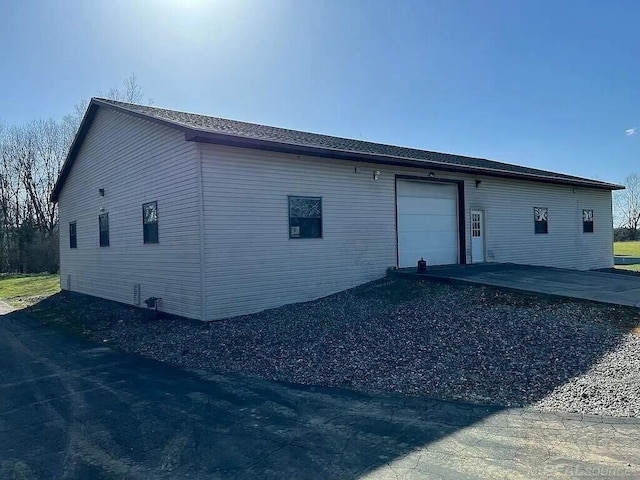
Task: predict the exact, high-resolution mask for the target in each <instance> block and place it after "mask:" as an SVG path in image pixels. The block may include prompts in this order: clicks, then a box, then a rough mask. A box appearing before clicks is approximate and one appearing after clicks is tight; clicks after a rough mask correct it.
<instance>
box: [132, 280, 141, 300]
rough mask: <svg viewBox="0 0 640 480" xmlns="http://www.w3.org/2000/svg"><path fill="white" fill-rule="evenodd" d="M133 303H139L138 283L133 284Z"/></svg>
mask: <svg viewBox="0 0 640 480" xmlns="http://www.w3.org/2000/svg"><path fill="white" fill-rule="evenodd" d="M133 304H134V305H140V284H139V283H134V284H133Z"/></svg>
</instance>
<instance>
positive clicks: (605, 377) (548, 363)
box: [30, 278, 640, 417]
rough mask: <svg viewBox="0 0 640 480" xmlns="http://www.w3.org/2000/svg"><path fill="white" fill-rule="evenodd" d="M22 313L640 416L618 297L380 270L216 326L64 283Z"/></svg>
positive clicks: (284, 368)
mask: <svg viewBox="0 0 640 480" xmlns="http://www.w3.org/2000/svg"><path fill="white" fill-rule="evenodd" d="M30 311H31V313H32V314H33V315H34V316H36V317H37V318H40V319H41V320H42V321H43V322H45V323H47V324H58V325H63V326H66V327H67V328H70V329H72V330H73V331H75V332H77V333H79V334H82V335H84V336H88V337H90V338H93V339H95V340H97V341H100V342H106V343H108V344H109V345H111V346H113V347H115V348H118V349H121V350H125V351H128V352H134V353H138V354H142V355H145V356H148V357H152V358H155V359H158V360H162V361H168V362H171V363H175V364H179V365H184V366H189V367H196V368H203V369H208V370H212V371H215V372H222V373H226V372H228V373H237V374H242V375H250V376H256V377H262V378H268V379H274V380H283V381H288V382H294V383H302V384H310V385H327V386H339V387H346V388H351V389H354V390H360V391H366V392H401V393H406V394H413V395H423V396H427V397H433V398H440V399H446V400H464V401H469V402H475V403H483V404H499V405H504V406H528V407H530V408H532V409H538V410H547V411H568V412H579V413H585V414H600V415H614V416H631V417H640V329H637V328H636V330H633V328H634V327H637V326H638V325H640V311H639V310H636V309H631V308H626V307H612V306H605V305H599V304H594V303H590V302H582V301H564V300H557V299H547V298H543V297H536V296H527V295H519V294H515V293H505V292H500V291H497V290H493V289H490V288H485V287H478V286H451V285H443V284H436V283H431V282H424V281H422V282H416V281H415V280H404V279H390V278H386V279H383V280H380V281H377V282H373V283H370V284H367V285H363V286H361V287H357V288H354V289H352V290H348V291H346V292H342V293H339V294H336V295H332V296H330V297H326V298H323V299H320V300H317V301H314V302H309V303H305V304H296V305H289V306H285V307H281V308H277V309H273V310H268V311H265V312H261V313H258V314H255V315H248V316H244V317H237V318H234V319H229V320H224V321H219V322H212V323H202V322H196V321H190V320H184V319H177V318H163V319H158V320H153V319H151V317H150V315H149V312H145V311H142V310H139V309H135V308H131V307H127V306H123V305H120V304H116V303H113V302H108V301H105V300H100V299H95V298H92V297H87V296H84V295H79V294H72V293H66V292H63V293H61V294H58V295H56V296H54V297H51V298H49V299H47V300H44V301H42V302H40V303H39V304H38V305H35V306H34V307H31V309H30ZM634 332H635V333H634Z"/></svg>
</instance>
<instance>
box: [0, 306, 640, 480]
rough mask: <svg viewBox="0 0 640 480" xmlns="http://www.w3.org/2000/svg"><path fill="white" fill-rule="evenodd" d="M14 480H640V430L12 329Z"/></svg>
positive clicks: (8, 407) (6, 371)
mask: <svg viewBox="0 0 640 480" xmlns="http://www.w3.org/2000/svg"><path fill="white" fill-rule="evenodd" d="M0 389H1V392H0V478H14V479H34V478H37V479H39V478H42V479H45V478H46V479H52V478H74V479H75V478H78V479H80V478H92V479H101V478H104V479H123V478H126V479H138V478H186V477H188V478H256V477H258V478H302V479H304V478H314V479H317V478H358V477H365V478H397V477H401V478H549V477H554V476H559V477H578V478H579V477H593V476H606V477H609V478H611V477H615V476H620V477H628V478H631V477H638V476H640V465H639V464H638V463H639V462H638V459H640V422H639V421H638V420H633V419H624V418H619V419H616V418H599V417H591V418H588V417H582V416H579V415H574V416H572V415H555V414H541V413H529V412H525V411H522V410H518V409H512V410H502V409H500V408H499V407H483V406H471V405H468V404H460V403H450V402H441V401H431V400H427V399H423V398H419V397H409V396H399V395H397V396H394V395H380V396H375V395H364V394H357V393H354V392H350V391H345V390H339V389H328V388H313V387H301V386H297V385H291V384H284V383H278V382H270V381H262V380H255V379H248V378H240V377H233V376H227V375H225V376H222V375H212V374H203V373H199V372H195V371H190V370H185V369H181V368H177V367H172V366H168V365H165V364H162V363H159V362H155V361H152V360H147V359H143V358H140V357H137V356H133V355H127V354H123V353H119V352H116V351H113V350H111V349H109V348H106V347H103V346H102V345H96V344H94V343H88V342H85V341H82V340H79V339H77V338H75V337H72V336H70V335H69V334H65V333H62V332H59V331H56V330H53V329H47V328H43V327H42V326H40V324H38V323H36V322H35V321H34V320H32V319H30V318H28V317H26V316H24V315H23V314H20V313H11V314H8V315H5V316H3V317H0Z"/></svg>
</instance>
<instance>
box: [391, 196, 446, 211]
mask: <svg viewBox="0 0 640 480" xmlns="http://www.w3.org/2000/svg"><path fill="white" fill-rule="evenodd" d="M398 210H399V211H402V213H403V214H406V215H412V214H413V215H424V214H426V213H431V214H434V215H455V214H456V204H455V202H452V201H451V199H450V198H449V199H447V198H421V197H399V198H398Z"/></svg>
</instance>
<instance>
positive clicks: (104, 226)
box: [98, 213, 109, 247]
mask: <svg viewBox="0 0 640 480" xmlns="http://www.w3.org/2000/svg"><path fill="white" fill-rule="evenodd" d="M98 223H99V224H100V246H101V247H108V246H109V214H108V213H102V214H100V215H99V216H98Z"/></svg>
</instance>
